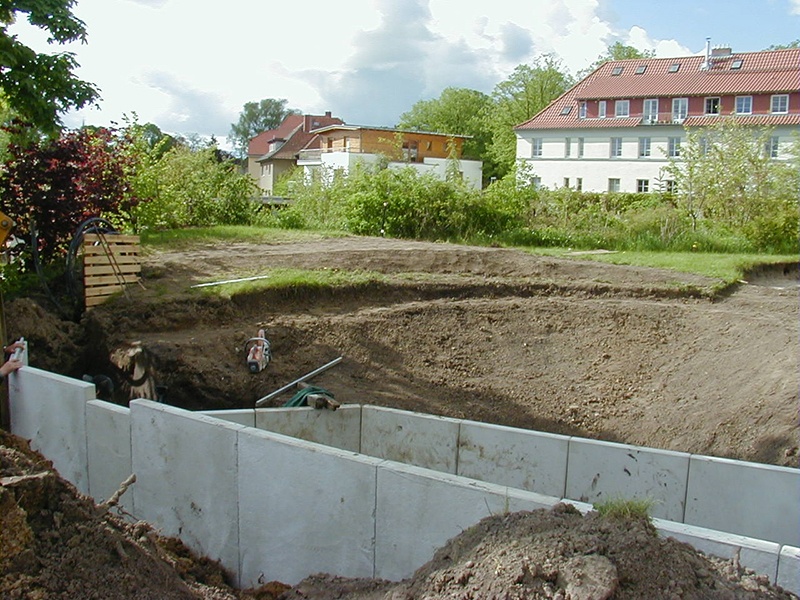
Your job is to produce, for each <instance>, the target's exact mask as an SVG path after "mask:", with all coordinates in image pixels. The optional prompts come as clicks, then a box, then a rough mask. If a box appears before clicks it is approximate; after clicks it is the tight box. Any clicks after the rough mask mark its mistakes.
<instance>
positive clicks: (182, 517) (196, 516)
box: [130, 400, 244, 570]
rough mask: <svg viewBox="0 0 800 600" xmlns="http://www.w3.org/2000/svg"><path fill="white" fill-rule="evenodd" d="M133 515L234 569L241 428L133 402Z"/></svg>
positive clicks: (175, 410)
mask: <svg viewBox="0 0 800 600" xmlns="http://www.w3.org/2000/svg"><path fill="white" fill-rule="evenodd" d="M130 409H131V451H132V464H133V471H134V473H136V485H135V486H134V487H133V488H132V489H133V507H134V512H135V514H136V516H137V517H138V518H140V519H144V520H146V521H149V522H150V523H153V524H155V525H156V526H157V527H159V528H160V529H162V530H163V531H164V532H165V533H166V534H167V535H174V536H179V537H180V538H181V539H182V540H183V541H184V542H185V543H186V545H187V546H189V547H190V548H192V549H193V550H195V551H197V552H201V553H202V554H205V555H206V556H208V557H209V558H211V559H214V560H219V561H220V562H221V563H222V564H223V565H224V566H225V567H226V568H228V569H231V570H235V569H236V568H237V567H238V561H239V528H238V525H237V524H238V521H239V498H238V485H237V477H238V472H237V456H238V452H237V447H236V444H237V435H236V434H237V432H238V431H239V430H241V429H244V427H242V426H241V425H236V424H234V423H228V422H225V421H221V420H219V419H214V418H212V417H208V416H206V415H202V414H199V413H192V412H189V411H185V410H181V409H179V408H174V407H171V406H167V405H165V404H159V403H156V402H152V401H150V400H132V401H131V403H130Z"/></svg>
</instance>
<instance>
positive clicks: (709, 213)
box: [665, 117, 800, 252]
mask: <svg viewBox="0 0 800 600" xmlns="http://www.w3.org/2000/svg"><path fill="white" fill-rule="evenodd" d="M772 134H773V132H772V131H771V130H770V129H765V128H756V127H752V126H747V125H743V124H741V123H740V122H739V121H737V120H736V118H735V117H723V118H720V120H719V121H718V122H717V123H715V124H714V125H712V126H710V127H706V128H702V129H690V130H688V132H687V141H686V142H685V143H684V144H682V145H681V156H680V158H679V159H678V158H674V159H670V161H669V164H668V166H667V167H666V168H665V171H666V173H667V174H668V175H669V176H670V177H672V178H673V180H674V181H675V184H676V187H677V190H678V193H677V199H678V201H679V203H680V207H681V209H682V210H683V211H685V213H686V214H688V215H689V216H690V217H691V219H692V222H693V226H694V228H695V229H698V228H700V227H701V226H705V227H706V228H714V227H716V228H720V227H721V228H724V229H725V230H727V231H730V232H732V233H734V234H737V235H741V236H743V237H744V238H746V239H747V240H749V242H750V243H751V244H752V245H753V248H754V249H756V250H766V251H775V250H778V251H780V250H785V251H789V252H792V251H796V250H797V235H798V208H800V207H799V206H798V198H800V181H799V180H798V177H797V167H798V165H797V159H796V158H795V159H794V160H788V161H787V160H783V159H776V158H773V157H772V156H771V149H772V142H773V140H772ZM797 144H798V142H797V141H796V140H795V142H794V148H793V152H794V153H796V152H797Z"/></svg>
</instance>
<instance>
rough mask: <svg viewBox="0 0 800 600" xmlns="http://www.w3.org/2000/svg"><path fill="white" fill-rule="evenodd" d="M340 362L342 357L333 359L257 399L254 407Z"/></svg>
mask: <svg viewBox="0 0 800 600" xmlns="http://www.w3.org/2000/svg"><path fill="white" fill-rule="evenodd" d="M340 362H342V357H341V356H340V357H339V358H334V359H333V360H332V361H331V362H329V363H328V364H325V365H322V366H321V367H319V368H318V369H314V370H313V371H311V372H310V373H306V374H305V375H303V376H302V377H298V378H297V379H295V380H294V381H293V382H291V383H287V384H286V385H285V386H283V387H282V388H280V389H278V390H275V391H274V392H272V393H270V394H267V395H266V396H264V397H263V398H259V399H258V400H256V407H259V406H263V405H264V404H265V403H266V402H267V401H268V400H271V399H272V398H274V397H275V396H277V395H278V394H281V393H283V392H285V391H286V390H288V389H289V388H291V387H294V386H296V385H297V384H298V383H301V382H303V381H305V380H306V379H311V378H312V377H314V375H319V374H320V373H322V372H323V371H327V370H328V369H330V368H331V367H333V366H335V365H338V364H339V363H340Z"/></svg>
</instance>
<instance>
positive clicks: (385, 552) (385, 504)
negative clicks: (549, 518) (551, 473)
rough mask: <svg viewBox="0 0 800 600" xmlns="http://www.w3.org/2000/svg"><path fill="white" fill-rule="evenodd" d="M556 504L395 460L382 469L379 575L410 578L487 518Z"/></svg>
mask: <svg viewBox="0 0 800 600" xmlns="http://www.w3.org/2000/svg"><path fill="white" fill-rule="evenodd" d="M556 502H557V499H555V498H548V497H545V496H540V495H538V494H533V493H532V492H521V491H519V490H510V489H508V488H506V487H504V486H499V485H494V484H488V483H482V482H479V481H475V480H471V479H466V478H463V477H458V476H456V475H450V474H447V473H437V472H435V471H431V470H429V469H422V468H419V467H414V466H410V465H404V464H400V463H396V462H385V463H383V464H381V465H380V466H379V467H378V501H377V512H376V529H375V531H376V536H377V537H376V540H375V577H380V578H384V579H391V580H400V579H404V578H406V577H409V576H411V575H412V574H413V572H414V571H415V570H416V569H417V568H419V567H420V566H421V565H423V564H425V563H426V562H427V561H429V560H430V559H431V558H432V557H433V553H434V552H435V551H436V550H437V549H438V548H439V547H441V546H443V545H444V544H445V542H447V540H449V539H450V538H453V537H455V536H456V535H458V534H459V533H461V532H462V531H464V530H465V529H467V528H469V527H471V526H472V525H474V524H476V523H477V522H478V521H480V520H481V519H482V518H484V517H488V516H490V515H493V514H503V513H505V512H509V511H513V510H534V509H536V508H549V507H550V506H552V505H554V504H555V503H556Z"/></svg>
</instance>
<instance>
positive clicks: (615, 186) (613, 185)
mask: <svg viewBox="0 0 800 600" xmlns="http://www.w3.org/2000/svg"><path fill="white" fill-rule="evenodd" d="M608 191H609V192H618V191H619V179H609V180H608Z"/></svg>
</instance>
